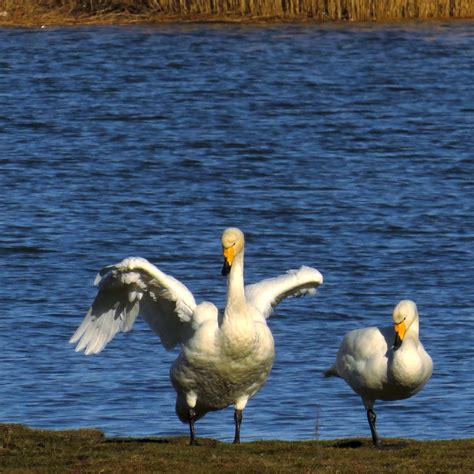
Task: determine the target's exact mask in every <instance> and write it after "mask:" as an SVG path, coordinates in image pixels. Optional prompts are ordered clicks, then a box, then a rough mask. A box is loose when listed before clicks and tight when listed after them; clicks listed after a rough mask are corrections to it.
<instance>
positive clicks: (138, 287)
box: [70, 257, 196, 354]
mask: <svg viewBox="0 0 474 474" xmlns="http://www.w3.org/2000/svg"><path fill="white" fill-rule="evenodd" d="M94 283H95V284H96V285H98V286H99V291H98V293H97V296H96V298H95V300H94V302H93V303H92V306H91V308H90V309H89V312H88V313H87V315H86V317H85V318H84V320H83V322H82V324H81V325H80V326H79V328H78V329H77V331H76V332H75V333H74V335H73V336H72V338H71V340H70V342H71V343H73V344H75V343H78V344H77V347H76V351H82V350H85V353H86V354H96V353H98V352H100V351H101V350H102V349H103V348H104V347H105V346H106V345H107V344H108V343H109V342H110V341H111V340H112V339H113V337H114V336H115V335H116V334H117V333H118V332H120V331H123V332H127V331H130V329H132V326H133V323H134V322H135V320H136V318H137V316H138V314H140V315H141V316H142V317H143V318H144V319H145V321H146V322H147V323H148V324H149V325H150V327H151V329H152V330H153V331H154V332H155V333H157V334H158V336H159V337H160V339H161V342H162V344H163V346H164V347H165V348H166V349H168V350H170V349H172V348H173V347H175V346H176V345H177V344H179V343H180V342H184V341H185V340H187V339H188V338H189V337H191V335H192V333H193V327H192V317H193V312H194V309H195V308H196V302H195V301H194V297H193V295H192V293H191V292H190V291H189V290H188V289H187V288H186V286H184V285H183V284H182V283H180V282H179V281H178V280H176V279H175V278H173V277H172V276H170V275H167V274H166V273H163V272H162V271H160V270H159V269H158V268H156V267H155V266H154V265H152V264H151V263H150V262H148V261H147V260H145V259H144V258H134V257H132V258H126V259H125V260H123V261H122V262H120V263H118V264H116V265H110V266H108V267H105V268H103V269H102V270H101V271H100V272H99V273H98V274H97V277H96V279H95V282H94Z"/></svg>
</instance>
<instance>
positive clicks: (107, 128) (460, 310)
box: [0, 21, 474, 441]
mask: <svg viewBox="0 0 474 474" xmlns="http://www.w3.org/2000/svg"><path fill="white" fill-rule="evenodd" d="M473 57H474V23H472V22H461V21H456V22H454V21H453V22H450V23H429V22H428V23H409V24H394V25H377V24H365V25H354V24H340V25H329V24H326V25H292V24H289V25H265V26H237V25H187V26H176V25H164V26H163V25H161V26H133V27H78V28H46V29H41V30H35V29H0V166H1V174H0V190H1V191H0V192H1V204H0V208H1V214H0V229H1V232H0V253H1V261H0V262H1V276H0V282H1V285H0V299H1V301H2V305H1V306H2V310H1V315H0V347H1V352H2V357H1V361H0V375H1V384H0V399H1V400H2V403H1V404H0V421H1V422H14V423H24V424H28V425H30V426H33V427H44V428H58V429H59V428H79V427H89V426H94V427H98V428H101V429H103V430H104V431H105V432H106V433H107V434H108V435H124V436H126V435H130V436H149V435H159V436H167V435H177V434H183V435H187V433H188V429H187V426H186V425H182V424H181V423H180V422H179V420H178V419H177V418H176V416H175V414H174V390H173V389H172V387H171V385H170V383H169V379H168V370H169V366H170V363H171V361H172V360H173V359H174V358H175V356H176V354H175V353H167V352H165V351H164V349H163V348H162V347H160V344H159V341H158V339H157V338H156V336H154V335H153V334H152V333H151V331H150V330H149V329H148V327H147V326H146V324H145V323H144V322H143V321H138V322H137V324H136V326H135V328H134V331H132V332H131V333H129V334H121V335H119V336H117V337H116V338H115V339H114V340H113V341H112V342H111V343H110V344H109V346H108V347H107V348H106V349H105V350H104V351H103V352H102V353H101V354H100V355H98V356H93V357H92V356H91V357H86V356H84V355H83V354H76V353H75V352H74V350H73V346H71V345H70V344H69V343H68V339H69V337H70V336H71V335H72V333H73V332H74V330H75V329H76V327H77V326H78V325H79V323H80V322H81V320H82V318H83V316H84V314H85V313H86V311H87V309H88V306H89V304H90V302H91V301H92V299H93V297H94V295H95V291H96V290H95V289H94V288H93V286H92V283H93V280H94V277H95V273H96V271H97V270H98V269H100V268H101V267H102V266H104V265H106V264H111V263H115V262H117V261H119V260H121V259H122V258H124V257H126V256H131V255H137V256H142V257H145V258H147V259H149V260H150V261H152V262H153V263H155V264H156V265H157V266H158V267H159V268H161V269H162V270H164V271H165V272H167V273H170V274H172V275H173V276H175V277H176V278H178V279H180V280H181V281H182V282H183V283H185V284H186V285H187V286H188V287H189V288H190V289H191V291H192V292H193V293H194V295H195V296H196V299H197V300H198V301H200V300H203V299H209V300H211V301H214V302H215V303H216V304H217V305H218V306H222V304H223V302H224V297H225V280H224V279H223V278H222V277H221V276H220V270H221V265H222V256H221V248H220V234H221V232H222V230H223V229H224V228H225V227H227V226H239V227H241V228H242V229H243V230H244V231H245V232H246V235H247V250H246V281H247V282H249V283H250V282H254V281H257V280H259V279H261V278H266V277H272V276H277V275H279V274H280V273H283V272H284V271H286V270H287V269H289V268H295V267H299V266H300V265H302V264H305V265H310V266H314V267H316V268H318V269H319V270H320V271H321V272H322V273H323V275H324V277H325V284H324V285H323V286H322V287H321V288H320V290H319V292H318V295H317V296H316V297H314V298H305V299H298V300H288V301H285V302H284V303H282V304H281V305H280V306H279V307H278V308H277V312H276V314H275V315H274V316H273V317H272V318H271V320H270V321H269V324H270V327H271V329H272V331H273V333H274V336H275V341H276V349H277V358H276V362H275V366H274V369H273V371H272V374H271V376H270V378H269V380H268V382H267V384H266V386H265V387H264V388H263V389H262V390H261V391H260V392H259V393H258V394H257V396H256V397H255V398H254V399H252V400H251V401H250V402H249V404H248V407H247V409H246V411H245V413H244V423H243V428H242V436H243V440H254V439H273V438H280V439H287V440H294V439H299V440H311V439H332V438H336V437H354V436H365V437H369V436H370V431H369V427H368V424H367V420H366V415H365V410H364V408H363V406H362V403H361V401H360V399H359V398H358V396H357V395H355V394H354V393H353V392H352V391H351V390H350V388H349V387H348V386H347V385H346V384H345V383H344V382H343V381H341V380H338V379H324V378H323V377H322V372H323V370H324V369H326V368H327V367H329V365H330V364H331V363H332V361H333V359H334V357H335V354H336V351H337V347H338V345H339V342H340V340H341V338H342V336H343V335H344V333H345V332H346V331H348V330H350V329H354V328H358V327H363V326H369V325H387V324H390V322H391V312H392V309H393V307H394V306H395V304H396V303H397V302H398V301H399V300H400V299H403V298H411V299H413V300H415V301H416V302H417V304H418V308H419V311H420V316H421V339H422V341H423V343H424V345H425V347H426V349H427V350H428V352H429V353H430V354H431V356H432V357H433V360H434V364H435V370H434V374H433V377H432V379H431V380H430V382H429V383H428V385H427V386H426V387H425V388H424V389H423V391H422V392H420V393H419V394H418V395H417V396H416V397H414V398H411V399H408V400H405V401H400V402H391V403H388V402H387V403H381V402H378V403H377V405H376V411H377V414H378V427H379V432H380V435H381V436H382V437H387V436H401V437H409V438H419V439H450V438H462V437H467V436H470V437H472V436H474V407H473V396H474V383H473V382H474V380H473V370H472V367H473V360H474V358H473V355H474V354H473V352H474V350H473V334H474V322H473V308H474V292H473V285H472V278H473V275H474V258H473V257H474V245H473V244H474V217H473V207H474V188H473V180H474V152H473V148H474V139H473V136H474V133H473V123H474V121H473V117H474V87H473V70H474V67H473ZM197 433H198V436H208V437H213V438H216V439H220V440H225V441H227V440H231V439H232V437H233V410H232V408H229V409H227V410H223V411H220V412H216V413H211V414H209V415H208V416H206V418H204V419H203V420H202V421H200V422H199V423H198V425H197Z"/></svg>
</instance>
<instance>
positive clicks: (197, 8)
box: [0, 0, 474, 21]
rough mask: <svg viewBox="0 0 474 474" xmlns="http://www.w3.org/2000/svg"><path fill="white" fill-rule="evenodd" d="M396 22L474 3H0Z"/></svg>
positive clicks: (20, 10)
mask: <svg viewBox="0 0 474 474" xmlns="http://www.w3.org/2000/svg"><path fill="white" fill-rule="evenodd" d="M48 12H58V13H60V14H63V15H71V16H83V15H88V16H91V15H103V14H116V13H126V14H131V15H134V14H140V15H153V16H155V17H160V16H163V17H166V16H172V17H181V18H193V17H211V18H212V17H216V18H225V17H232V18H243V19H245V18H281V19H313V20H352V21H368V20H401V19H448V18H474V0H0V15H2V16H3V17H6V16H7V15H15V14H16V15H27V16H28V15H35V14H39V13H43V14H44V13H48Z"/></svg>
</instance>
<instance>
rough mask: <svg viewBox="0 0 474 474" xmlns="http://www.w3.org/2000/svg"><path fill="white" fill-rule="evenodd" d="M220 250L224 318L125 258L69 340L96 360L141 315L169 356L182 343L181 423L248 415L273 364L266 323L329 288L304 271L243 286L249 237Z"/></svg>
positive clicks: (108, 272) (236, 233) (229, 240)
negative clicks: (225, 413)
mask: <svg viewBox="0 0 474 474" xmlns="http://www.w3.org/2000/svg"><path fill="white" fill-rule="evenodd" d="M222 245H223V250H224V255H225V256H226V259H228V268H230V273H229V276H228V289H227V301H226V308H225V310H224V313H223V314H222V316H220V317H219V315H218V310H217V308H216V306H215V305H213V304H212V303H209V302H202V303H200V304H199V305H197V304H196V302H195V300H194V297H193V295H192V293H191V292H190V291H189V290H188V289H187V288H186V286H185V285H183V284H182V283H181V282H179V281H178V280H176V279H175V278H173V277H172V276H170V275H167V274H165V273H164V272H162V271H161V270H159V269H158V268H157V267H155V266H154V265H152V264H151V263H150V262H148V261H147V260H145V259H143V258H126V259H125V260H123V261H122V262H120V263H118V264H116V265H111V266H108V267H105V268H104V269H102V270H101V271H100V272H99V274H98V275H97V277H96V280H95V283H96V284H97V285H98V287H99V291H98V294H97V296H96V298H95V300H94V302H93V304H92V307H91V308H90V310H89V312H88V313H87V315H86V317H85V318H84V321H83V322H82V324H81V325H80V326H79V328H78V329H77V331H76V332H75V334H74V335H73V336H72V338H71V340H70V342H71V343H77V347H76V351H82V350H84V351H85V353H86V354H95V353H98V352H100V351H102V350H103V349H104V347H105V346H106V345H107V344H108V342H110V341H111V340H112V339H113V337H114V336H115V335H116V334H117V333H118V332H126V331H129V330H130V329H131V328H132V326H133V324H134V322H135V319H136V318H137V316H138V315H141V316H142V317H143V318H144V319H145V321H146V322H147V323H148V324H149V326H150V327H151V329H152V330H153V331H154V332H155V333H156V334H158V336H159V337H160V339H161V342H162V344H163V346H164V347H165V348H166V349H168V350H170V349H172V348H173V347H175V346H176V345H178V344H181V353H180V354H179V356H178V358H177V359H176V361H175V362H174V364H173V366H172V368H171V381H172V384H173V386H174V388H175V390H176V392H177V402H176V411H177V414H178V416H179V417H180V419H181V420H182V421H183V422H184V421H187V420H188V417H189V409H193V410H194V411H195V415H196V419H198V418H199V417H201V416H203V415H204V414H205V413H207V412H208V411H211V410H218V409H220V408H224V407H226V406H228V405H231V404H233V405H235V407H236V409H237V410H243V408H245V405H246V403H247V401H248V399H249V398H251V397H252V396H253V395H255V393H256V392H257V391H258V390H259V388H261V386H262V385H263V384H264V383H265V381H266V379H267V377H268V374H269V372H270V370H271V367H272V364H273V359H274V346H273V337H272V334H271V332H270V329H269V328H268V326H267V324H266V321H265V319H266V318H268V317H269V316H270V314H271V312H272V309H273V308H274V307H275V306H276V305H277V304H278V303H279V302H280V301H282V300H283V299H284V298H287V297H292V296H301V295H304V294H312V293H314V292H315V288H317V287H318V286H319V285H320V284H322V282H323V277H322V275H321V274H320V273H319V272H318V271H317V270H315V269H313V268H309V267H301V268H300V269H299V270H291V271H289V272H288V273H286V274H285V275H282V276H279V277H276V278H271V279H267V280H263V281H261V282H260V283H256V284H254V285H250V286H247V287H244V281H243V255H244V235H243V233H242V232H241V231H240V230H239V229H236V228H229V229H226V230H225V231H224V233H223V236H222ZM239 426H240V425H239ZM236 438H237V436H236Z"/></svg>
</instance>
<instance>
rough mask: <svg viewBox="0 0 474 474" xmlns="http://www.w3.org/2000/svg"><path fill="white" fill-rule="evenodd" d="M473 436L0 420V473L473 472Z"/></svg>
mask: <svg viewBox="0 0 474 474" xmlns="http://www.w3.org/2000/svg"><path fill="white" fill-rule="evenodd" d="M472 459H474V439H465V440H454V441H413V440H383V445H382V448H381V449H375V448H373V447H372V443H371V441H370V440H369V439H353V440H344V441H302V442H288V441H259V442H251V443H242V444H241V445H233V444H227V443H221V442H217V441H212V440H202V445H201V446H188V445H187V438H166V439H165V438H149V439H134V438H127V439H116V438H105V437H104V435H103V434H102V433H101V432H100V431H98V430H93V429H85V430H70V431H69V430H68V431H48V430H34V429H30V428H27V427H24V426H21V425H0V472H2V473H13V472H21V473H28V472H35V473H39V472H44V473H46V472H47V473H56V472H58V473H59V472H61V473H64V472H74V473H78V472H101V473H119V472H193V473H201V472H202V473H204V472H206V473H219V474H224V473H227V472H229V473H230V472H232V473H239V472H245V473H253V472H259V473H265V472H278V473H285V472H318V473H323V472H341V473H344V472H347V473H349V472H350V473H380V472H384V473H385V472H387V473H390V472H393V473H395V472H396V473H399V472H406V473H411V472H417V473H437V472H439V473H440V472H449V473H467V472H472Z"/></svg>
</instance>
